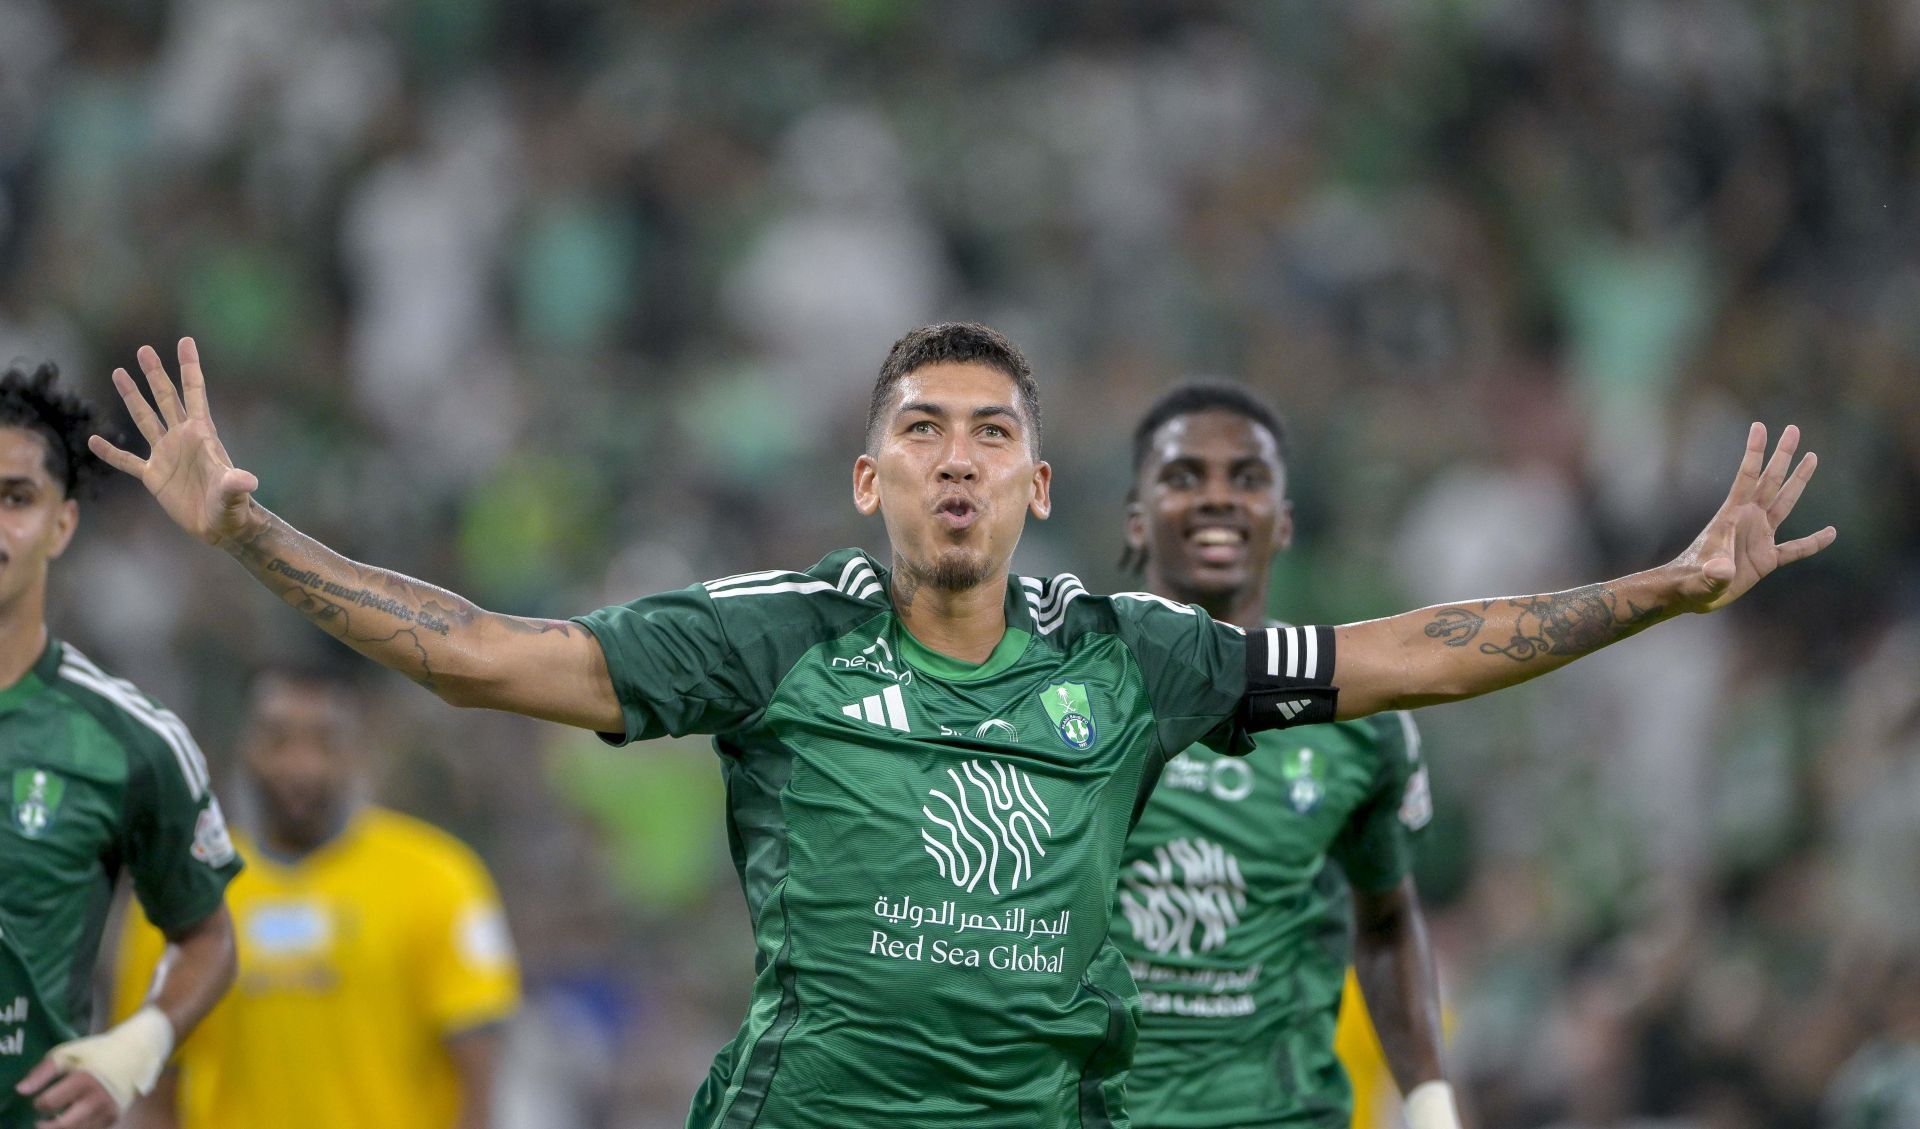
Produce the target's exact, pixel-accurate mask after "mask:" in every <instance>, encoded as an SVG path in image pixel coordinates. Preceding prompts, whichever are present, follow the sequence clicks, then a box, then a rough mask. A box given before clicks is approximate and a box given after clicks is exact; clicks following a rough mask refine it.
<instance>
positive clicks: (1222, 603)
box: [1147, 567, 1267, 630]
mask: <svg viewBox="0 0 1920 1129" xmlns="http://www.w3.org/2000/svg"><path fill="white" fill-rule="evenodd" d="M1147 591H1149V592H1152V593H1153V594H1154V595H1156V596H1165V597H1166V598H1167V599H1169V600H1177V601H1179V602H1180V603H1183V604H1195V605H1197V606H1198V607H1199V608H1200V610H1201V611H1203V612H1206V613H1207V614H1208V615H1210V616H1212V617H1213V618H1214V619H1217V620H1219V621H1220V622H1221V623H1231V624H1233V625H1234V626H1235V627H1244V628H1248V629H1249V630H1251V629H1253V628H1258V627H1265V626H1266V625H1267V586H1266V584H1264V583H1261V584H1256V585H1253V586H1252V587H1250V588H1244V589H1241V590H1239V591H1237V592H1217V591H1216V592H1184V591H1181V589H1180V586H1179V585H1177V584H1169V583H1168V582H1167V580H1166V578H1165V577H1163V576H1161V575H1160V574H1159V573H1158V572H1156V571H1155V570H1154V569H1152V568H1151V567H1149V568H1148V569H1147Z"/></svg>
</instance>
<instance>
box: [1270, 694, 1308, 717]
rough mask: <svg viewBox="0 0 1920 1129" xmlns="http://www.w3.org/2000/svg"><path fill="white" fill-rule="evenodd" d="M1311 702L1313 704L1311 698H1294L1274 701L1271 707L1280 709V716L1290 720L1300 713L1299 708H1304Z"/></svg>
mask: <svg viewBox="0 0 1920 1129" xmlns="http://www.w3.org/2000/svg"><path fill="white" fill-rule="evenodd" d="M1312 704H1313V699H1312V698H1295V699H1294V700H1293V701H1291V702H1279V703H1276V704H1275V705H1274V707H1273V708H1274V709H1277V710H1279V711H1280V716H1281V717H1284V718H1286V719H1287V720H1288V721H1292V720H1293V719H1294V718H1296V717H1298V716H1299V715H1300V711H1301V710H1304V709H1306V708H1307V707H1308V706H1310V705H1312Z"/></svg>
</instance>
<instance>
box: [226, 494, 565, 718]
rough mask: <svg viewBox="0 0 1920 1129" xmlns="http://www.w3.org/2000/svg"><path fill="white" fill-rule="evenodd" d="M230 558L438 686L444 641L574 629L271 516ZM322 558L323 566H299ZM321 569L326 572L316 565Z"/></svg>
mask: <svg viewBox="0 0 1920 1129" xmlns="http://www.w3.org/2000/svg"><path fill="white" fill-rule="evenodd" d="M229 551H230V552H231V553H232V554H233V556H234V557H235V558H236V559H237V560H238V561H239V562H240V563H241V564H242V565H244V566H245V567H246V569H247V571H249V572H251V573H252V574H253V575H254V576H255V577H257V578H259V580H260V582H261V583H263V584H265V585H266V586H267V588H268V589H269V590H271V591H272V592H273V593H274V594H275V595H277V596H279V597H280V598H281V599H282V600H283V601H285V602H286V603H287V605H288V606H290V607H292V608H293V609H294V610H295V611H297V612H299V613H300V614H301V615H303V616H305V617H306V618H307V620H308V621H309V622H311V623H313V624H314V625H315V626H317V627H319V628H320V629H321V630H323V631H325V632H327V633H328V634H330V635H332V636H333V637H334V638H336V639H339V640H340V641H341V642H343V643H346V644H347V645H349V646H351V647H353V648H354V649H355V650H357V651H359V652H361V653H362V654H364V655H366V656H368V657H369V658H372V659H373V660H375V661H376V662H379V663H382V664H383V665H386V666H388V667H391V668H393V669H394V670H397V671H399V672H400V673H402V674H404V675H406V676H407V677H408V678H411V679H412V680H413V681H415V682H417V683H419V684H420V685H421V686H424V687H426V688H427V689H428V690H434V691H438V690H440V689H442V688H443V687H442V685H441V678H442V675H443V672H444V668H445V665H446V655H447V654H448V653H450V652H449V649H448V648H447V644H446V643H442V642H440V641H443V640H444V641H447V642H448V643H451V644H453V645H454V647H459V646H460V640H459V639H458V637H459V636H461V635H463V634H465V633H467V632H470V631H472V630H473V629H475V628H476V626H478V625H480V624H481V623H482V622H485V621H491V622H492V623H495V624H498V625H499V626H501V627H503V628H505V629H506V630H508V631H511V632H513V633H516V634H545V633H548V632H559V633H561V634H563V635H571V634H572V633H573V632H574V631H575V630H576V627H575V626H574V625H573V624H571V623H566V622H562V621H555V620H535V619H523V618H521V617H518V616H506V615H498V614H495V613H493V612H488V611H484V610H482V609H481V608H479V607H476V606H475V605H474V604H473V603H471V602H470V601H468V600H465V599H462V598H461V597H459V596H456V595H454V594H453V593H451V592H447V591H445V590H444V589H441V588H437V587H435V586H433V585H431V584H427V583H424V582H422V581H418V580H414V579H412V578H410V577H406V576H402V575H400V574H399V573H395V572H389V571H387V570H385V569H379V568H374V567H372V566H370V565H363V564H358V563H356V562H354V561H350V560H348V559H346V558H345V557H341V556H339V555H338V554H336V553H333V552H332V551H331V550H329V549H326V548H325V547H324V546H321V545H320V544H319V543H318V542H314V541H311V540H310V539H309V538H306V537H305V536H304V535H301V534H299V533H296V532H294V531H293V530H292V529H291V528H290V527H285V526H283V525H281V524H280V523H279V522H278V519H275V527H270V528H269V529H268V530H266V531H264V532H263V533H262V534H261V535H260V536H258V537H255V538H254V539H253V540H251V541H248V542H244V543H237V544H234V545H232V546H231V547H230V549H229ZM294 556H298V557H299V558H300V560H301V561H305V562H324V563H323V564H322V565H321V567H314V566H313V565H312V564H303V563H300V562H297V561H296V560H294V559H292V558H293V557H294ZM322 568H325V570H326V571H324V572H323V571H322V570H321V569H322Z"/></svg>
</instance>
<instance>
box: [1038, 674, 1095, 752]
mask: <svg viewBox="0 0 1920 1129" xmlns="http://www.w3.org/2000/svg"><path fill="white" fill-rule="evenodd" d="M1040 704H1041V705H1043V706H1045V707H1047V716H1048V717H1050V718H1052V719H1053V727H1054V730H1055V731H1056V732H1058V733H1059V734H1060V739H1061V740H1062V741H1065V742H1066V743H1067V745H1068V746H1069V747H1070V748H1075V749H1091V748H1092V747H1093V742H1094V741H1095V740H1096V739H1097V738H1098V737H1099V736H1100V734H1099V733H1098V732H1097V731H1096V730H1095V729H1094V725H1093V706H1092V705H1091V704H1089V703H1088V701H1087V688H1086V687H1085V686H1084V685H1082V684H1080V683H1078V682H1056V683H1055V684H1053V685H1052V686H1049V687H1047V688H1046V689H1045V690H1042V691H1040Z"/></svg>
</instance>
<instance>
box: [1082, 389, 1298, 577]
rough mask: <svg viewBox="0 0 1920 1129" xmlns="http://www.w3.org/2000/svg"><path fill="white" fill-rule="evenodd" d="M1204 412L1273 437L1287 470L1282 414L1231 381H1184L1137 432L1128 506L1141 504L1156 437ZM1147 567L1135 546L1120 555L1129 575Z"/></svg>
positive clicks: (1149, 413) (1144, 419)
mask: <svg viewBox="0 0 1920 1129" xmlns="http://www.w3.org/2000/svg"><path fill="white" fill-rule="evenodd" d="M1201 412H1228V413H1231V414H1233V415H1237V416H1240V417H1241V418H1243V419H1246V420H1248V421H1250V422H1252V423H1257V424H1259V425H1260V426H1261V427H1264V428H1266V429H1267V434H1269V435H1271V436H1273V446H1274V450H1275V451H1277V452H1278V453H1279V455H1280V465H1281V466H1282V467H1283V468H1284V467H1285V466H1286V465H1287V461H1288V459H1289V457H1290V454H1289V451H1288V448H1287V428H1286V425H1285V424H1283V423H1281V422H1280V413H1279V412H1276V411H1274V410H1273V407H1272V405H1270V404H1268V403H1267V402H1266V401H1265V400H1262V399H1261V398H1260V397H1258V396H1256V395H1254V394H1253V393H1252V392H1251V391H1250V390H1249V389H1248V388H1247V387H1246V385H1244V384H1235V383H1234V382H1232V381H1230V380H1184V381H1181V382H1180V383H1179V384H1176V385H1174V386H1173V387H1172V388H1169V389H1167V391H1166V392H1165V393H1163V394H1162V395H1161V397H1160V398H1159V399H1158V400H1155V401H1154V402H1153V406H1151V407H1149V408H1148V409H1147V414H1146V415H1143V416H1141V417H1140V422H1139V423H1138V424H1137V425H1135V426H1134V429H1133V475H1132V477H1131V480H1130V481H1129V482H1128V483H1127V502H1128V504H1132V503H1134V502H1137V501H1139V500H1140V470H1141V468H1142V467H1144V466H1146V465H1147V455H1148V453H1149V452H1151V451H1152V450H1153V437H1154V435H1155V434H1157V433H1158V432H1159V430H1160V429H1161V428H1163V427H1165V426H1166V425H1167V424H1169V423H1171V422H1173V421H1174V420H1176V419H1179V418H1180V417H1182V416H1191V415H1198V414H1199V413H1201ZM1146 563H1147V558H1146V554H1145V553H1142V552H1137V551H1136V550H1135V549H1134V548H1133V547H1132V546H1131V545H1129V546H1126V547H1124V548H1122V549H1121V551H1120V567H1121V569H1122V570H1124V571H1126V572H1138V571H1140V569H1141V568H1143V567H1145V565H1146Z"/></svg>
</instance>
